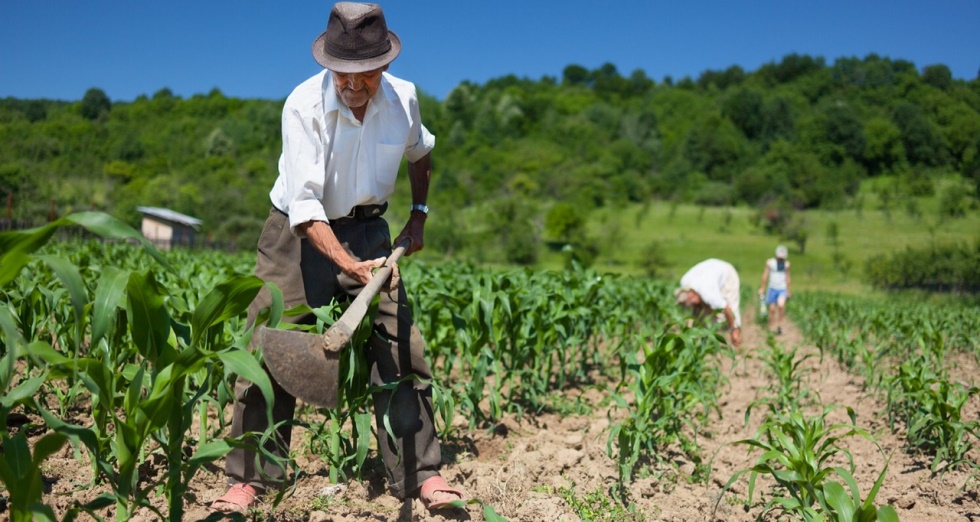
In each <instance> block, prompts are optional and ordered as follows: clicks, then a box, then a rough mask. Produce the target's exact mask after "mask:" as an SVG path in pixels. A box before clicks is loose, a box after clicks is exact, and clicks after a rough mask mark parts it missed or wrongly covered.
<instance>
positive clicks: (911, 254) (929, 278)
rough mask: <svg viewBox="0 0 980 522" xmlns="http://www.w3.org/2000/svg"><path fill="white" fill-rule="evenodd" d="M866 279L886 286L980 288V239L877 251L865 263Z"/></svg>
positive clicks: (948, 289) (953, 289) (952, 289)
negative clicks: (889, 252) (885, 253)
mask: <svg viewBox="0 0 980 522" xmlns="http://www.w3.org/2000/svg"><path fill="white" fill-rule="evenodd" d="M866 270H867V274H868V279H869V281H870V282H871V284H873V285H874V286H876V287H878V288H886V289H900V288H919V289H925V290H931V291H940V292H957V293H961V292H969V293H978V292H980V239H978V240H976V241H974V243H973V244H972V245H970V244H968V243H957V244H948V245H937V244H933V245H930V246H929V247H926V248H922V249H913V248H906V249H905V250H904V251H901V252H895V253H892V254H891V255H883V254H880V255H877V256H874V257H872V258H870V259H869V260H868V262H867V265H866Z"/></svg>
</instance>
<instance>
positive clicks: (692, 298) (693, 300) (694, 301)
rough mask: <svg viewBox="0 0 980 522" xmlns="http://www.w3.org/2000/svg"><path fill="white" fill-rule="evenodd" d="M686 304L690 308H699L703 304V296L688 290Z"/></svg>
mask: <svg viewBox="0 0 980 522" xmlns="http://www.w3.org/2000/svg"><path fill="white" fill-rule="evenodd" d="M684 304H685V306H688V307H690V308H694V307H696V306H699V305H700V304H701V295H699V294H698V293H697V292H695V291H693V290H688V291H687V298H686V299H685V303H684Z"/></svg>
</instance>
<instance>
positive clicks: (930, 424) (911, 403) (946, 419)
mask: <svg viewBox="0 0 980 522" xmlns="http://www.w3.org/2000/svg"><path fill="white" fill-rule="evenodd" d="M934 367H935V363H934V359H933V358H932V357H928V356H924V355H919V356H917V357H914V358H912V359H909V360H908V361H905V362H904V363H902V364H901V365H900V366H899V367H898V369H897V370H898V371H897V372H896V373H895V374H893V375H890V376H888V377H885V379H884V386H885V387H886V389H887V404H888V407H887V416H888V426H889V427H890V428H891V429H892V430H893V431H898V430H899V424H903V425H904V426H905V435H906V440H907V443H908V444H909V445H910V446H911V447H912V448H915V449H918V450H922V451H925V452H926V453H927V454H929V455H932V457H933V459H932V463H931V465H930V469H931V470H932V471H933V472H936V471H937V470H939V469H940V467H941V466H945V468H954V467H957V466H959V465H961V464H970V463H971V461H970V460H969V459H968V458H967V453H968V452H969V451H970V450H971V449H973V447H974V445H975V444H976V441H977V439H978V437H980V421H978V420H976V419H973V420H964V418H963V408H964V407H965V406H966V403H967V401H969V400H970V399H971V398H972V397H975V396H977V395H980V388H978V387H977V386H966V385H964V384H962V383H958V382H950V381H949V378H948V376H946V375H945V374H944V372H942V371H939V372H936V371H934V370H933V368H934Z"/></svg>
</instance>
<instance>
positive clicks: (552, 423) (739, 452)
mask: <svg viewBox="0 0 980 522" xmlns="http://www.w3.org/2000/svg"><path fill="white" fill-rule="evenodd" d="M749 314H750V317H749V325H748V327H747V329H746V332H745V341H744V344H743V346H742V349H741V350H739V353H738V356H737V358H736V360H735V363H734V364H729V365H727V366H726V369H725V370H726V372H727V373H728V375H729V378H730V383H731V386H730V388H728V389H726V390H725V392H724V393H723V394H722V396H721V401H720V404H721V410H722V416H721V418H715V419H714V420H713V421H712V422H710V423H709V424H708V426H707V427H706V430H705V431H706V432H708V433H710V435H706V436H704V437H703V438H701V439H699V444H701V445H702V447H703V448H704V450H705V454H715V452H717V455H716V456H715V458H714V461H713V463H712V466H711V472H710V479H709V481H708V482H707V483H704V484H700V483H692V482H691V481H690V480H689V475H690V474H691V472H692V471H693V468H694V465H693V464H692V463H691V462H689V461H685V460H684V459H683V458H680V459H679V460H678V461H676V462H675V464H676V466H677V467H676V470H671V471H669V472H668V473H667V475H668V476H667V477H664V478H654V477H647V478H640V479H638V480H636V481H635V483H634V484H632V485H631V486H630V488H629V490H630V495H631V498H633V499H635V503H636V508H637V511H638V513H637V515H636V516H635V518H631V515H628V514H626V513H621V514H620V515H619V516H617V515H616V512H614V511H613V508H612V507H611V506H612V505H613V504H610V502H611V501H610V500H608V499H607V498H606V497H607V494H606V491H607V490H608V489H609V488H610V487H613V486H614V485H615V483H616V476H617V470H616V462H615V461H614V460H613V459H610V458H609V457H608V456H607V455H606V450H605V440H606V437H605V434H604V430H605V429H606V428H608V426H609V419H607V416H606V414H607V409H606V408H603V407H602V404H603V397H602V394H601V393H600V392H599V391H597V390H596V389H575V390H569V391H568V393H567V394H566V400H568V401H569V402H575V401H579V400H581V401H582V402H584V403H586V404H589V405H590V411H589V412H588V413H585V414H574V413H569V414H559V413H546V414H540V415H528V416H525V417H524V418H516V417H514V416H508V417H507V418H505V419H503V420H502V421H501V422H500V424H499V425H498V426H496V427H495V428H493V429H490V430H476V431H471V432H465V433H462V434H460V435H459V436H457V437H452V438H450V439H448V440H445V441H444V444H445V451H444V460H445V461H446V466H445V468H444V475H445V476H446V477H447V478H448V479H449V480H450V482H451V483H453V484H456V485H460V486H462V487H463V488H464V489H465V491H466V492H467V493H468V494H469V495H471V496H473V497H478V498H480V499H482V500H484V501H485V502H487V503H488V504H490V505H492V506H493V507H494V509H495V510H496V512H497V513H498V514H499V515H501V516H503V517H505V518H506V519H507V520H513V521H528V522H531V521H573V520H582V519H583V518H582V517H580V516H579V515H578V514H576V512H575V509H574V508H573V506H571V505H570V504H569V502H568V501H567V500H566V499H565V498H564V496H568V495H571V498H576V499H579V501H583V502H585V501H586V500H583V499H590V498H591V499H594V500H591V504H592V506H593V507H592V508H591V509H594V510H595V518H594V520H650V521H654V520H664V521H687V520H691V521H694V520H705V521H713V520H718V521H721V520H725V521H751V520H755V519H756V518H755V517H756V516H757V515H759V514H760V512H761V510H760V508H759V506H758V505H757V506H755V507H753V508H752V509H749V510H747V511H746V510H745V509H744V508H743V506H742V505H741V504H740V503H738V502H736V501H738V500H744V499H745V498H746V494H747V486H746V482H747V481H745V480H743V481H742V482H739V483H736V485H735V486H734V487H733V488H732V491H731V492H730V493H728V494H727V495H725V496H724V498H723V499H722V501H721V502H720V503H719V504H718V506H717V510H716V509H715V504H716V501H717V500H718V498H719V496H721V495H722V493H721V491H722V487H723V486H724V483H725V482H726V481H727V480H728V478H729V477H731V476H732V475H733V474H734V473H736V472H738V471H739V470H742V469H745V468H746V467H748V466H750V465H751V464H752V463H753V461H754V457H755V456H754V455H751V454H749V453H748V451H747V449H746V448H745V447H740V446H732V445H731V443H733V442H735V441H737V440H741V439H745V438H751V437H752V436H753V435H754V433H755V430H756V429H757V428H758V426H759V423H760V422H759V418H758V416H754V417H753V418H752V420H751V421H750V423H749V425H748V426H745V425H744V423H743V419H744V414H745V409H746V407H747V405H748V404H749V403H750V402H751V401H752V400H754V399H755V398H756V397H757V396H758V395H759V393H760V391H761V390H764V389H765V388H766V387H767V386H768V385H769V384H770V382H771V379H770V378H768V377H767V376H766V369H765V367H764V364H763V362H762V361H761V360H760V358H759V357H758V352H759V350H761V349H764V348H765V346H766V337H765V332H764V330H763V328H762V327H760V326H759V325H757V324H754V323H753V322H751V314H752V312H751V311H750V312H749ZM779 342H780V343H783V344H785V345H787V346H801V349H803V350H814V348H813V347H812V346H808V345H807V344H806V343H805V342H804V340H803V338H802V335H801V333H800V331H799V329H798V328H797V327H796V326H795V325H793V324H790V325H789V326H788V327H787V328H786V333H785V335H784V336H782V337H780V338H779ZM956 366H957V367H958V368H959V370H960V371H961V372H962V374H963V375H964V376H973V377H974V378H975V376H977V375H980V372H978V367H977V364H976V361H975V360H973V359H968V358H962V359H961V360H958V361H957V365H956ZM812 368H813V374H812V375H811V382H810V385H811V386H812V387H813V389H814V390H815V391H817V392H818V393H819V394H820V396H821V398H822V400H823V402H824V403H826V404H831V403H834V404H849V405H852V406H853V407H854V408H855V411H856V413H857V419H858V422H857V423H858V425H859V426H862V427H864V428H865V429H867V430H868V431H869V432H872V433H874V434H875V435H876V438H877V440H878V443H879V444H880V445H881V447H882V449H883V450H884V451H885V452H886V453H889V454H893V456H892V459H891V461H890V464H889V469H888V473H887V475H886V477H885V480H884V483H883V486H882V489H881V492H880V493H879V494H878V499H879V502H880V503H887V504H891V505H892V506H895V508H896V511H897V512H898V514H899V516H900V517H901V520H903V521H909V522H917V521H922V522H926V521H931V522H946V521H950V522H952V521H964V520H966V521H968V520H980V498H978V490H977V485H976V482H975V481H974V480H973V479H972V478H971V476H970V473H969V472H967V471H959V472H949V473H946V474H944V475H942V476H939V477H931V476H930V475H931V474H930V471H929V462H928V459H927V458H924V457H916V456H913V455H908V454H905V453H904V452H903V451H902V440H901V437H899V436H897V435H893V434H889V433H888V430H887V428H886V426H885V425H884V423H883V422H882V420H881V419H879V418H877V414H878V413H879V412H880V411H881V410H882V408H883V405H882V403H881V402H880V401H876V400H874V399H872V398H869V397H867V396H865V394H864V392H863V391H862V387H861V383H860V382H859V379H856V378H855V377H854V376H853V375H850V374H848V373H847V372H845V371H843V370H842V369H841V368H840V367H839V366H838V365H837V364H836V363H834V362H832V361H827V360H825V361H824V362H823V363H822V364H817V363H814V364H812ZM978 414H980V408H978V404H977V401H976V400H974V401H973V403H972V404H971V406H970V408H969V410H968V411H967V412H966V413H965V416H973V418H976V416H977V415H978ZM842 417H843V416H842ZM835 420H837V421H840V422H846V418H840V419H835ZM303 432H304V430H302V429H300V428H296V430H295V432H294V440H303V437H304V435H305V434H304V433H303ZM847 446H848V447H849V449H850V450H851V451H852V453H853V455H854V460H855V462H856V464H857V467H858V468H857V469H858V471H857V473H856V478H857V479H858V480H859V484H860V486H861V491H863V492H866V491H867V490H868V489H869V488H870V485H871V484H873V482H874V479H875V478H876V476H877V474H878V473H880V472H881V470H882V468H883V466H884V464H885V459H884V458H883V457H882V455H881V453H879V451H878V450H877V449H876V448H875V447H874V446H873V445H872V444H870V443H869V442H868V441H866V440H864V439H861V438H858V437H854V438H852V439H851V440H850V441H849V444H847ZM298 458H299V460H300V462H301V463H302V464H301V467H302V468H303V470H304V471H303V474H302V475H301V476H300V477H299V479H298V480H297V481H296V489H295V492H294V493H292V494H291V495H290V496H288V497H286V498H285V499H284V500H283V501H282V503H281V504H279V506H278V507H277V508H276V509H275V511H274V512H271V513H270V512H267V511H266V510H268V509H271V503H269V502H266V503H265V504H263V505H262V507H261V508H260V509H259V510H256V512H255V513H253V516H252V517H250V519H254V520H276V521H292V520H313V521H315V520H333V521H337V522H355V521H364V522H369V521H370V522H377V521H398V520H405V521H408V520H415V521H442V520H449V521H454V520H483V519H484V518H483V514H482V510H481V509H480V507H479V506H478V505H471V506H468V509H467V510H451V511H448V512H446V513H443V514H435V515H433V514H429V513H428V512H427V511H426V510H425V509H424V508H422V506H421V504H420V503H418V502H417V501H416V502H414V503H413V502H406V503H402V502H399V501H398V500H397V499H395V498H394V497H391V496H390V495H388V494H386V493H385V492H384V491H383V471H382V470H381V469H380V461H379V460H376V461H373V462H372V463H371V464H370V466H371V468H370V470H369V471H368V473H367V474H366V476H365V479H364V480H363V481H360V482H356V481H352V482H349V483H346V484H343V485H341V487H340V488H338V489H337V491H338V492H337V493H335V494H334V495H333V496H332V497H326V496H325V495H324V493H325V492H328V491H329V490H330V487H331V485H330V483H329V478H328V470H327V468H326V466H325V465H324V463H323V462H322V461H321V460H319V459H318V458H317V457H316V456H314V455H311V454H306V455H300V456H298ZM973 458H974V459H975V458H976V455H974V456H973ZM48 464H49V470H48V472H47V473H46V480H47V482H48V483H49V487H50V488H51V489H50V492H49V493H48V494H47V495H46V497H47V498H49V499H51V500H55V501H56V502H57V500H56V499H58V498H59V497H60V498H65V497H70V496H71V495H72V494H73V491H74V488H75V487H77V485H78V484H84V483H85V482H87V481H88V480H89V479H90V473H89V469H88V468H87V467H85V466H80V465H79V462H78V460H76V459H75V458H74V457H73V455H72V452H71V451H70V450H68V449H66V450H65V451H64V452H63V455H60V456H59V457H58V458H52V459H50V460H49V461H48ZM219 467H220V462H215V463H214V467H211V468H209V469H208V470H207V471H206V472H201V473H199V476H198V477H197V478H195V479H194V480H193V481H192V483H191V488H190V491H189V492H188V499H189V502H188V503H189V505H188V511H187V516H186V517H185V519H187V520H200V519H204V518H207V517H208V515H209V513H208V512H207V510H206V509H205V507H204V506H206V505H207V503H208V502H209V501H210V500H212V499H213V498H215V497H217V496H219V495H220V494H221V491H222V487H223V484H224V482H223V477H222V475H221V473H220V470H219V469H218V468H219ZM161 468H162V466H160V465H156V466H154V465H149V466H147V469H146V471H145V472H147V473H151V474H152V473H163V469H161ZM963 486H966V488H964V487H963ZM563 492H564V493H563ZM569 492H571V493H569ZM761 493H762V496H763V498H766V495H765V491H764V490H763V491H761ZM76 494H77V493H76ZM84 494H85V495H90V494H91V493H90V492H89V493H84ZM620 516H622V517H624V518H620ZM153 519H155V517H153V516H148V515H144V516H143V517H142V518H141V516H140V515H137V516H135V517H134V518H133V520H153Z"/></svg>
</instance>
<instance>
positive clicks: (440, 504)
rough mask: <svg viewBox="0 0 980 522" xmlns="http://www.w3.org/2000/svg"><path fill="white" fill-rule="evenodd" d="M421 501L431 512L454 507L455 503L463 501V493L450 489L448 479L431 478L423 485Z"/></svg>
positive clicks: (420, 491)
mask: <svg viewBox="0 0 980 522" xmlns="http://www.w3.org/2000/svg"><path fill="white" fill-rule="evenodd" d="M419 500H421V501H422V505H423V506H425V508H426V509H428V510H429V511H435V510H437V509H444V508H447V507H453V506H454V504H453V502H455V501H457V500H463V492H462V491H460V490H458V489H455V488H452V487H449V484H447V483H446V479H444V478H442V477H441V476H440V475H436V476H434V477H430V478H428V479H426V480H425V482H423V483H422V488H421V489H420V490H419Z"/></svg>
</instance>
